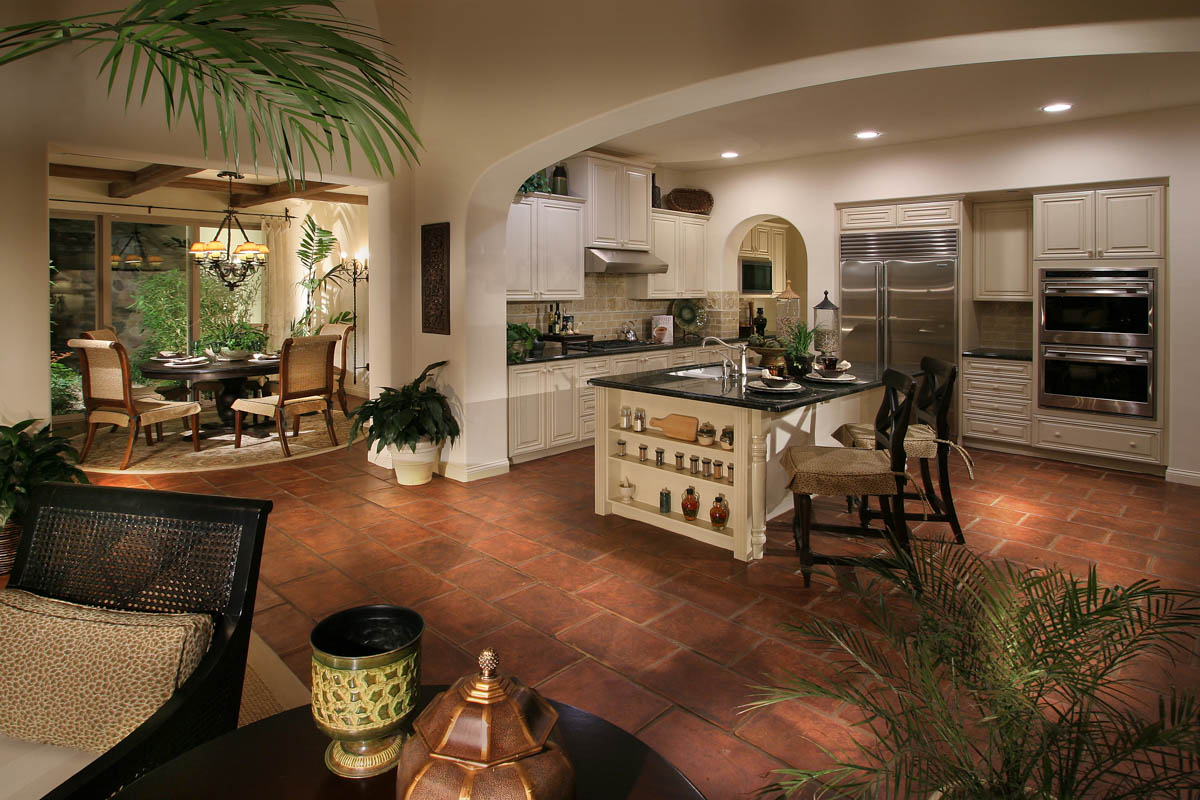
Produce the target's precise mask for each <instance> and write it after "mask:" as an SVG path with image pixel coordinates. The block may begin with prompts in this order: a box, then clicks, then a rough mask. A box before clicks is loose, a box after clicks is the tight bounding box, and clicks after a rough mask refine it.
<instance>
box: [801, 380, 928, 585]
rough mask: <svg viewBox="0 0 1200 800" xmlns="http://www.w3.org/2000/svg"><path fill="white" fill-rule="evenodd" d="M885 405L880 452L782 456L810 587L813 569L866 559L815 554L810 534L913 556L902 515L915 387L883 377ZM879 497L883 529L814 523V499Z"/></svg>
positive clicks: (816, 450) (820, 450)
mask: <svg viewBox="0 0 1200 800" xmlns="http://www.w3.org/2000/svg"><path fill="white" fill-rule="evenodd" d="M883 386H884V393H883V403H882V404H881V405H880V407H879V413H878V414H876V416H875V425H874V437H875V442H876V446H877V448H878V449H873V450H867V449H862V448H850V447H819V446H815V445H809V446H801V447H789V448H788V449H787V450H786V451H784V454H783V466H784V469H786V470H787V471H788V474H789V475H790V476H791V479H790V481H789V484H788V486H789V488H790V489H791V490H792V493H793V502H794V503H795V508H796V515H795V517H794V518H793V520H792V537H793V538H794V539H795V542H796V549H797V550H798V551H799V553H800V570H801V572H802V573H803V575H804V585H805V586H806V587H807V586H809V585H811V583H812V568H813V565H814V564H830V565H843V566H854V565H858V564H861V563H863V561H864V559H862V558H858V557H851V556H828V555H822V554H819V553H814V552H812V547H811V544H810V535H811V533H812V531H822V532H826V533H843V534H849V535H851V536H863V535H867V536H876V537H879V538H884V539H888V540H889V543H890V544H891V545H892V546H893V548H897V549H902V550H904V551H906V552H907V551H908V550H909V543H908V524H907V523H906V522H905V519H906V518H907V515H906V514H905V513H904V486H905V484H906V483H907V481H908V477H907V475H906V474H905V472H904V465H905V462H906V456H905V451H904V441H905V436H906V434H907V433H908V425H909V419H910V418H911V417H912V407H913V395H914V394H915V393H916V383H915V382H914V381H913V379H912V378H910V377H908V376H907V375H905V374H904V373H902V372H898V371H896V370H893V369H889V370H888V371H887V372H885V373H884V374H883ZM814 494H819V495H827V496H828V495H847V496H848V495H854V496H870V495H877V496H878V497H879V501H880V507H881V508H882V509H883V521H884V528H883V529H878V528H869V527H868V528H861V527H858V526H856V525H833V524H827V523H825V524H817V523H815V522H814V521H813V518H812V496H813V495H814Z"/></svg>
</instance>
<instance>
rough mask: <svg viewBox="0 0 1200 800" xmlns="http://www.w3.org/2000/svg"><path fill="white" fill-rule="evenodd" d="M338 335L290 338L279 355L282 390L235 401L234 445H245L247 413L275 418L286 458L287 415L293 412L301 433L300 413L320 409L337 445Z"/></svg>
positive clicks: (295, 431)
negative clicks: (335, 385)
mask: <svg viewBox="0 0 1200 800" xmlns="http://www.w3.org/2000/svg"><path fill="white" fill-rule="evenodd" d="M337 343H338V337H337V336H298V337H294V338H290V339H287V340H286V341H284V343H283V349H282V351H281V353H280V358H279V393H278V394H275V395H271V396H270V397H243V398H240V399H238V400H235V401H234V403H233V431H234V433H233V446H234V447H241V446H242V422H243V420H244V419H245V417H246V414H257V415H259V416H263V417H274V418H275V429H276V430H277V431H278V432H279V444H280V446H281V447H282V448H283V455H284V457H289V456H291V454H292V451H291V448H290V447H288V441H287V415H288V414H291V415H293V420H294V423H293V424H294V425H295V430H294V433H293V436H299V435H300V415H301V414H309V413H316V412H321V413H322V414H323V415H324V416H325V428H326V430H328V431H329V441H330V442H331V443H332V444H333V445H334V446H336V445H337V443H338V441H337V434H336V433H335V432H334V430H333V411H332V408H333V394H334V388H333V351H334V349H335V348H336V347H337Z"/></svg>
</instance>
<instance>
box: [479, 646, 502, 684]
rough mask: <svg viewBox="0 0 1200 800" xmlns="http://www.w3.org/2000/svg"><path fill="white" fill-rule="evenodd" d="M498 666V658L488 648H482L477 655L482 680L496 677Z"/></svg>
mask: <svg viewBox="0 0 1200 800" xmlns="http://www.w3.org/2000/svg"><path fill="white" fill-rule="evenodd" d="M499 666H500V656H499V655H498V654H497V653H496V651H495V650H493V649H492V648H490V647H486V648H484V650H483V652H482V653H480V654H479V671H480V674H481V675H482V676H483V677H484V678H494V677H496V668H497V667H499Z"/></svg>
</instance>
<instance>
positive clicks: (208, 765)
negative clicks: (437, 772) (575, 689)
mask: <svg viewBox="0 0 1200 800" xmlns="http://www.w3.org/2000/svg"><path fill="white" fill-rule="evenodd" d="M445 688H446V687H445V686H422V687H421V694H420V696H419V697H418V699H417V709H418V712H419V710H420V709H422V708H424V707H425V706H426V705H428V703H429V701H430V700H432V699H433V697H434V695H436V694H437V693H438V692H439V691H442V690H444V689H445ZM547 699H548V698H547ZM550 704H551V705H552V706H554V709H555V710H556V711H558V714H559V731H560V732H561V734H562V740H563V745H564V747H565V748H566V751H567V754H568V755H569V756H570V757H571V762H572V763H573V764H574V765H575V798H576V800H704V795H702V794H700V792H699V790H698V789H696V787H695V786H693V785H692V784H691V782H690V781H689V780H688V779H687V778H685V777H684V776H683V774H682V773H680V772H679V770H677V769H675V767H673V766H671V765H670V764H669V763H668V762H667V761H666V759H664V758H663V757H662V756H660V755H659V754H658V753H656V752H654V751H653V750H651V749H650V748H649V747H647V746H646V745H645V744H643V743H642V742H641V741H639V740H638V739H637V738H636V737H634V736H632V735H631V734H629V733H626V732H625V731H623V730H621V729H620V728H618V727H617V726H616V725H613V724H612V723H611V722H606V721H605V720H602V719H600V718H599V717H597V716H595V715H593V714H589V713H587V712H586V711H580V710H579V709H578V708H574V707H572V706H568V705H565V704H563V703H556V702H555V701H553V700H550ZM328 744H329V739H327V738H326V737H324V736H322V735H321V734H320V733H318V732H317V729H316V727H315V726H314V725H313V719H312V711H311V710H310V709H309V707H308V706H303V707H301V708H294V709H292V710H291V711H285V712H283V713H282V714H276V715H275V716H273V717H268V718H267V719H264V720H261V721H259V722H256V723H254V724H253V725H247V726H246V727H244V728H238V729H237V730H236V731H231V732H230V733H227V734H225V735H224V736H219V737H217V738H216V739H213V740H212V741H210V742H206V743H205V744H202V745H200V746H199V747H197V748H195V749H193V750H189V751H188V752H186V753H184V754H183V755H181V756H179V757H178V758H176V759H174V760H173V761H169V762H167V763H166V764H163V765H162V766H161V767H159V768H158V769H156V770H153V771H152V772H149V773H147V774H146V775H143V776H142V777H141V778H140V779H138V780H137V781H135V782H134V783H132V784H130V785H129V787H127V788H126V789H125V790H124V791H122V792H121V793H120V794H118V795H117V797H119V798H120V799H121V800H163V798H167V797H169V798H171V800H212V798H219V799H220V800H233V798H254V800H262V799H263V798H274V797H279V798H287V800H309V799H310V798H311V800H318V798H319V799H320V800H340V798H354V800H394V799H395V797H396V771H395V770H394V769H393V770H389V771H388V772H385V773H384V774H383V775H378V776H376V777H374V778H365V779H362V780H351V779H348V778H339V777H337V776H336V775H334V774H332V773H331V772H330V771H329V770H328V769H326V768H325V755H324V754H325V747H326V746H327V745H328Z"/></svg>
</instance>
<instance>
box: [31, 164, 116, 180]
mask: <svg viewBox="0 0 1200 800" xmlns="http://www.w3.org/2000/svg"><path fill="white" fill-rule="evenodd" d="M136 174H137V173H135V172H126V171H125V170H121V169H101V168H99V167H78V166H76V165H74V164H51V165H50V177H51V178H74V179H75V180H80V181H104V182H105V183H111V182H113V181H128V180H133V176H134V175H136Z"/></svg>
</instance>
